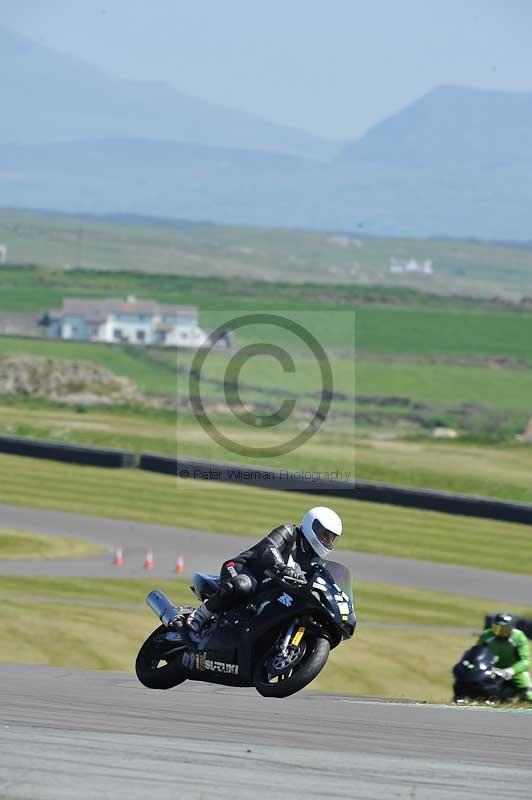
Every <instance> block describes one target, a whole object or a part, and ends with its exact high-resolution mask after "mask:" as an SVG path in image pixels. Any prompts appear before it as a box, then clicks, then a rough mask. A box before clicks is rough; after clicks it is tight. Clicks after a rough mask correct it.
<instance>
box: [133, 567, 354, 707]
mask: <svg viewBox="0 0 532 800" xmlns="http://www.w3.org/2000/svg"><path fill="white" fill-rule="evenodd" d="M218 581H219V578H218V577H217V576H214V575H207V574H205V573H201V572H199V573H196V574H195V575H194V577H193V579H192V586H191V589H192V590H193V592H194V594H195V595H196V597H197V598H198V600H201V601H203V600H205V599H207V598H208V597H210V596H211V595H212V594H214V592H216V590H217V588H218ZM146 602H147V603H148V605H149V607H150V608H151V609H152V611H153V612H154V613H155V614H156V616H157V617H159V619H160V621H161V622H162V625H161V626H160V627H158V628H157V629H156V630H155V631H154V632H153V633H152V634H151V635H150V636H149V637H148V638H147V640H146V641H145V642H144V644H143V645H142V647H141V648H140V651H139V654H138V656H137V660H136V665H135V666H136V673H137V676H138V678H139V680H140V682H141V683H143V684H144V686H147V687H148V688H150V689H170V688H171V687H173V686H177V685H178V684H180V683H183V681H185V680H187V679H188V680H193V681H209V682H211V683H221V684H224V685H226V686H254V687H255V688H256V689H257V691H258V692H259V693H260V694H261V695H264V696H265V697H288V696H289V695H291V694H294V693H295V692H298V691H299V690H300V689H302V688H303V687H304V686H307V684H309V683H310V682H311V681H312V680H314V678H315V677H316V675H318V673H319V672H321V670H322V669H323V667H324V666H325V664H326V663H327V659H328V657H329V652H330V650H331V649H332V648H334V647H337V646H338V645H339V644H340V642H342V641H344V640H346V639H350V638H351V637H352V636H353V634H354V632H355V627H356V617H355V610H354V599H353V581H352V578H351V574H350V572H349V570H348V569H346V568H345V567H343V566H342V565H341V564H338V563H336V562H335V561H328V562H325V563H317V564H316V565H314V566H313V568H312V571H311V572H309V573H307V574H306V576H304V577H302V576H300V577H297V578H290V577H285V578H279V577H276V576H275V575H273V574H268V576H267V577H266V578H265V579H264V580H263V581H262V583H261V584H260V586H259V590H258V592H257V593H256V594H254V595H253V597H252V599H251V600H250V601H248V602H243V603H241V604H240V605H238V606H235V607H233V608H231V609H229V610H227V611H222V612H220V613H219V614H218V615H215V616H213V617H212V618H211V620H210V621H209V622H208V623H207V626H206V627H205V628H204V629H203V630H202V631H201V632H200V633H199V634H194V633H192V632H191V631H189V629H188V628H187V626H186V619H187V616H188V615H189V614H190V613H191V611H192V607H191V606H181V607H176V606H174V604H173V603H172V602H171V600H170V599H169V598H168V597H167V596H166V595H165V594H164V592H162V591H160V590H159V589H156V590H154V591H153V592H150V593H149V595H148V596H147V598H146Z"/></svg>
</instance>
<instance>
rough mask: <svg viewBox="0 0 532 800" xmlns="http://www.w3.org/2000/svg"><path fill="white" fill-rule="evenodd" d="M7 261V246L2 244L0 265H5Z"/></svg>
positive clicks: (0, 246)
mask: <svg viewBox="0 0 532 800" xmlns="http://www.w3.org/2000/svg"><path fill="white" fill-rule="evenodd" d="M6 261H7V245H6V244H0V264H5V263H6Z"/></svg>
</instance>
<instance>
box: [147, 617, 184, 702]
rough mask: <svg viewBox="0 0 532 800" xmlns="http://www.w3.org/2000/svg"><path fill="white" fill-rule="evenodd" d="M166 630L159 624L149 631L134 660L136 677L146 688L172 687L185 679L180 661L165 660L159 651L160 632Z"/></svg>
mask: <svg viewBox="0 0 532 800" xmlns="http://www.w3.org/2000/svg"><path fill="white" fill-rule="evenodd" d="M167 632H168V629H167V628H166V627H165V626H164V625H160V626H159V627H158V628H157V629H156V630H154V631H153V633H150V635H149V636H148V638H147V639H146V641H145V642H144V644H143V645H142V647H141V648H140V650H139V654H138V656H137V659H136V661H135V672H136V673H137V678H138V679H139V681H140V682H141V683H142V684H143V685H144V686H146V687H147V688H148V689H172V688H173V687H174V686H178V685H179V684H180V683H183V682H184V681H185V680H186V675H185V672H184V670H183V667H182V666H181V663H180V662H178V661H177V660H170V661H167V660H166V659H165V658H164V655H163V653H162V652H161V650H162V648H161V644H162V643H163V639H162V634H164V633H167ZM167 649H168V648H167Z"/></svg>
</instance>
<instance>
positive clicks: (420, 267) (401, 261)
mask: <svg viewBox="0 0 532 800" xmlns="http://www.w3.org/2000/svg"><path fill="white" fill-rule="evenodd" d="M388 271H389V272H393V273H403V272H416V273H417V274H418V275H419V274H421V275H433V274H434V269H433V267H432V261H431V260H430V259H427V260H425V261H416V259H415V258H390V261H389V263H388Z"/></svg>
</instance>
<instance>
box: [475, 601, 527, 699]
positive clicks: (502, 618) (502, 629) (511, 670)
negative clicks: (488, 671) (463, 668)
mask: <svg viewBox="0 0 532 800" xmlns="http://www.w3.org/2000/svg"><path fill="white" fill-rule="evenodd" d="M515 622H516V620H515V617H513V616H512V614H508V613H507V612H506V611H499V612H498V613H497V614H495V616H494V617H493V622H492V625H491V628H487V629H486V630H485V631H484V633H483V634H482V635H481V637H480V639H479V640H478V644H481V645H486V646H487V647H488V648H489V650H491V652H492V653H493V655H495V656H497V666H496V667H495V668H494V670H493V672H494V673H495V674H496V675H499V676H500V677H501V678H504V680H505V681H510V680H511V681H512V682H513V684H514V686H515V687H516V689H517V690H518V691H519V697H520V699H521V700H524V701H525V702H527V703H532V680H531V678H530V672H529V669H530V643H529V641H528V638H527V636H526V635H525V634H524V633H523V631H520V630H519V629H518V628H516V627H515Z"/></svg>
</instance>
